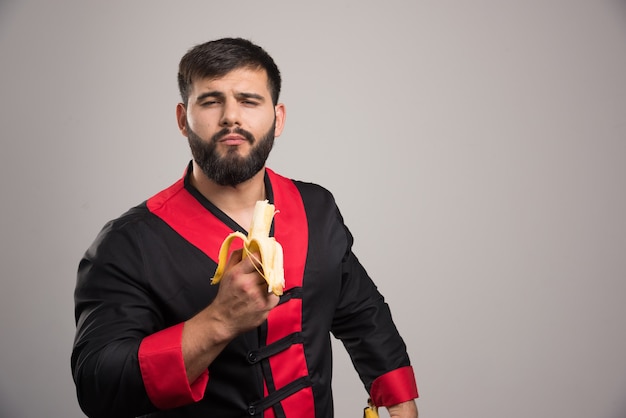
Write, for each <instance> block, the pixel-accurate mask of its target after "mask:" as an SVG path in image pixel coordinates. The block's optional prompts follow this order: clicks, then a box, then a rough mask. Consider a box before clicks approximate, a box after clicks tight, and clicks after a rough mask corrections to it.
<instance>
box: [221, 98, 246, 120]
mask: <svg viewBox="0 0 626 418" xmlns="http://www.w3.org/2000/svg"><path fill="white" fill-rule="evenodd" d="M240 116H241V115H240V113H239V104H238V103H237V101H236V100H226V101H225V102H224V107H223V111H222V118H221V120H220V126H234V125H240V122H241V120H240Z"/></svg>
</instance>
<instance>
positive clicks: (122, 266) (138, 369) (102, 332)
mask: <svg viewBox="0 0 626 418" xmlns="http://www.w3.org/2000/svg"><path fill="white" fill-rule="evenodd" d="M139 235H140V234H138V233H137V231H136V230H135V229H134V227H133V226H132V219H131V220H130V221H129V219H128V218H124V219H123V220H122V221H115V222H113V223H109V224H108V225H106V226H105V227H104V228H103V230H102V231H101V232H100V234H99V235H98V237H97V238H96V240H95V241H94V243H93V244H92V246H91V247H90V248H89V249H88V250H87V252H86V253H85V255H84V257H83V258H82V260H81V262H80V264H79V268H78V279H77V284H76V289H75V293H74V300H75V314H76V337H75V340H74V347H73V351H72V358H71V364H72V374H73V378H74V382H75V384H76V391H77V397H78V401H79V404H80V406H81V409H82V410H83V412H85V414H86V415H88V416H90V417H111V416H115V417H135V416H139V415H145V414H148V413H151V412H154V411H156V410H157V409H160V408H168V407H173V406H178V405H181V404H188V403H192V402H194V401H195V400H197V399H198V398H199V397H201V395H202V393H203V392H204V388H205V387H206V384H207V380H208V373H205V374H203V375H202V376H201V377H200V378H199V379H197V380H196V382H194V384H193V385H191V386H190V385H189V384H188V383H187V378H186V374H185V368H184V363H183V359H182V349H181V344H182V329H183V323H180V324H178V325H173V326H172V325H169V326H168V324H167V323H166V322H165V319H164V318H163V316H162V311H161V309H160V307H159V306H158V305H157V302H156V301H155V298H154V297H153V296H152V293H151V287H150V283H148V282H147V279H146V276H147V274H146V272H145V261H144V258H145V257H144V252H143V250H142V249H143V248H145V247H146V244H145V243H144V242H143V241H141V238H140V236H139Z"/></svg>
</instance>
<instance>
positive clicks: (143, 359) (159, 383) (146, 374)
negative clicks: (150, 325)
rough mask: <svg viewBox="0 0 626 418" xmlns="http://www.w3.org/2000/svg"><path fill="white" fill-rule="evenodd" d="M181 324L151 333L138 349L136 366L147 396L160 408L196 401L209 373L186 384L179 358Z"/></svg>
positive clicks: (180, 350) (185, 375)
mask: <svg viewBox="0 0 626 418" xmlns="http://www.w3.org/2000/svg"><path fill="white" fill-rule="evenodd" d="M183 327H184V325H183V324H178V325H175V326H173V327H170V328H166V329H164V330H162V331H159V332H157V333H154V334H152V335H150V336H148V337H146V338H144V339H143V341H142V342H141V345H140V346H139V366H140V368H141V376H142V378H143V382H144V385H145V387H146V392H147V393H148V397H149V398H150V400H151V401H152V403H153V404H154V405H156V406H157V407H158V408H160V409H170V408H175V407H177V406H181V405H186V404H189V403H191V402H197V401H199V400H200V399H202V397H203V396H204V391H205V389H206V385H207V382H208V380H209V373H208V371H206V370H205V371H204V372H203V373H202V374H201V375H200V377H198V378H197V379H196V380H195V382H194V383H193V384H192V385H189V382H188V379H187V372H186V370H185V363H184V361H183V355H182V334H183Z"/></svg>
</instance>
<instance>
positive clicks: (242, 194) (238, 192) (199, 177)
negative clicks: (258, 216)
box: [190, 161, 266, 229]
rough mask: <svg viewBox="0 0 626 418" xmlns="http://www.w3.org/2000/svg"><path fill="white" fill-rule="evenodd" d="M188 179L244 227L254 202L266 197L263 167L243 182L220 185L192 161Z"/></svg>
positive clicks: (246, 225)
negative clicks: (191, 170) (191, 169)
mask: <svg viewBox="0 0 626 418" xmlns="http://www.w3.org/2000/svg"><path fill="white" fill-rule="evenodd" d="M190 181H191V184H192V185H193V186H194V187H195V188H196V189H197V190H198V191H199V192H200V193H201V194H202V195H203V196H204V197H206V198H207V199H208V200H209V201H210V202H211V203H213V204H214V205H215V206H217V207H218V208H219V209H220V210H221V211H222V212H224V213H225V214H227V215H228V216H230V217H231V218H232V219H233V220H235V221H236V222H237V223H238V224H239V225H241V226H242V227H244V228H246V229H247V228H248V226H249V225H250V221H251V220H252V213H253V211H254V206H255V204H256V202H257V201H258V200H264V199H265V198H266V197H265V169H262V170H260V171H259V172H258V173H256V174H255V175H254V176H253V177H252V178H250V179H249V180H246V181H245V182H243V183H240V184H237V185H235V186H222V185H220V184H217V183H215V182H214V181H213V180H211V179H209V178H208V177H207V176H206V175H205V174H204V172H203V171H202V169H201V168H200V167H199V166H198V165H197V164H196V163H195V161H194V162H193V172H192V173H191V177H190Z"/></svg>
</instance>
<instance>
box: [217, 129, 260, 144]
mask: <svg viewBox="0 0 626 418" xmlns="http://www.w3.org/2000/svg"><path fill="white" fill-rule="evenodd" d="M215 137H216V138H217V140H216V142H219V143H222V144H225V145H233V146H235V145H241V144H244V143H246V142H247V143H249V144H253V143H254V136H253V135H252V134H251V133H249V132H248V131H244V130H243V129H241V128H239V129H237V130H235V131H230V130H222V131H221V132H219V133H218V134H217V135H215Z"/></svg>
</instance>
